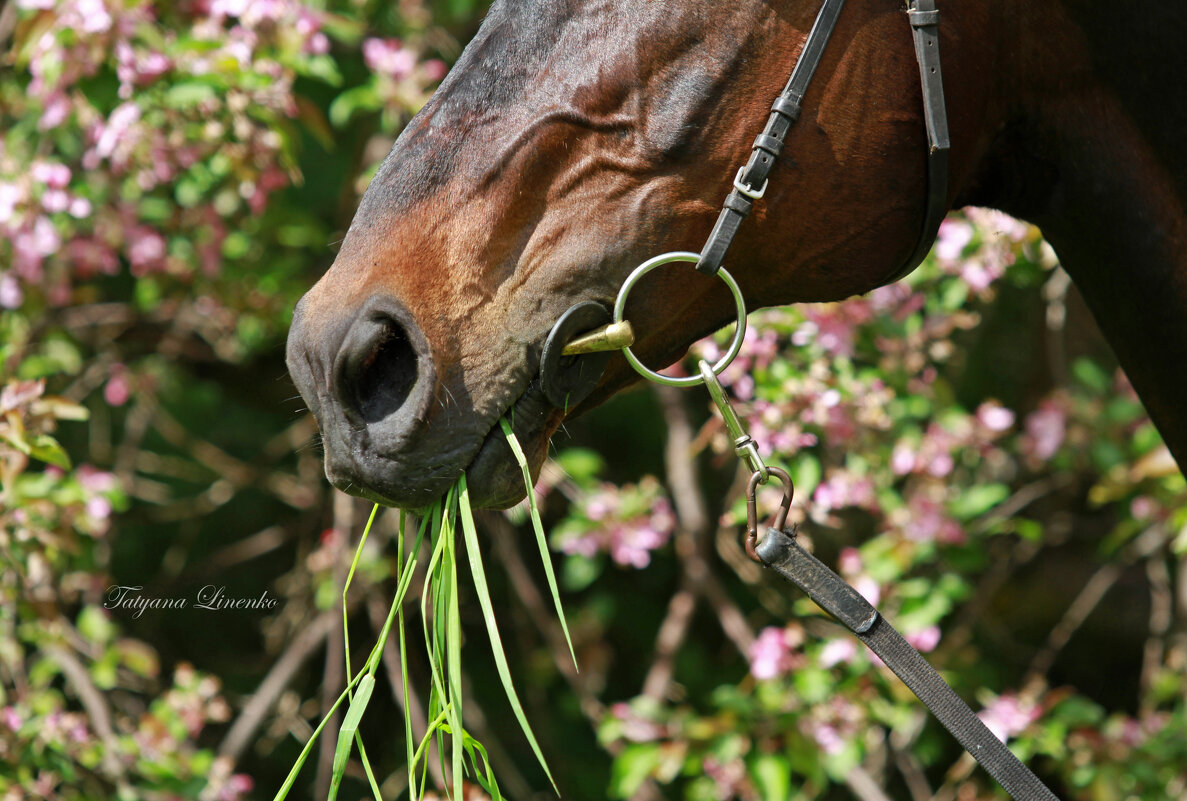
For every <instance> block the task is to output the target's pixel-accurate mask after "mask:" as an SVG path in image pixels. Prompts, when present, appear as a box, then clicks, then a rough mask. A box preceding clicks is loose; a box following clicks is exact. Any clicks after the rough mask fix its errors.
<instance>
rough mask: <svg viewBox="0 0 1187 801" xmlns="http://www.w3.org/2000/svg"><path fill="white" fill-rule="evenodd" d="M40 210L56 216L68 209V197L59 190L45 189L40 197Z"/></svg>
mask: <svg viewBox="0 0 1187 801" xmlns="http://www.w3.org/2000/svg"><path fill="white" fill-rule="evenodd" d="M41 208H43V209H45V210H46V211H47V212H49V213H50V214H57V213H59V212H63V211H65V210H66V209H68V208H70V195H68V194H67V193H66V192H63V191H62V190H61V189H47V190H46V191H45V192H44V193H43V194H42V195H41Z"/></svg>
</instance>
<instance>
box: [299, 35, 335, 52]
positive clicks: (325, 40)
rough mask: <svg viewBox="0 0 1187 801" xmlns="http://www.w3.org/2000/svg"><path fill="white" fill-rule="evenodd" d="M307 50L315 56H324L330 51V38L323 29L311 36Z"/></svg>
mask: <svg viewBox="0 0 1187 801" xmlns="http://www.w3.org/2000/svg"><path fill="white" fill-rule="evenodd" d="M305 50H306V51H307V52H309V53H312V54H313V55H315V56H324V55H325V54H326V53H328V52H330V38H329V37H328V36H326V35H325V34H324V33H322V32H321V31H318V32H317V33H315V34H313V35H312V36H310V37H309V41H308V43H307V44H306V45H305Z"/></svg>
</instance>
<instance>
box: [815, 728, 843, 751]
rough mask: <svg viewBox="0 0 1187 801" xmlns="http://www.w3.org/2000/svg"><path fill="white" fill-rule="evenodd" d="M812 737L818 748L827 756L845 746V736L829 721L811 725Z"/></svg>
mask: <svg viewBox="0 0 1187 801" xmlns="http://www.w3.org/2000/svg"><path fill="white" fill-rule="evenodd" d="M811 730H812V739H814V740H816V744H817V745H819V746H820V750H822V751H824V753H826V754H828V755H829V756H835V755H837V754H839V753H841V751H843V750H844V748H845V738H844V737H842V736H841V733H840V732H839V731H838V730H837V727H836V726H834V725H833V724H831V723H819V724H815V725H811Z"/></svg>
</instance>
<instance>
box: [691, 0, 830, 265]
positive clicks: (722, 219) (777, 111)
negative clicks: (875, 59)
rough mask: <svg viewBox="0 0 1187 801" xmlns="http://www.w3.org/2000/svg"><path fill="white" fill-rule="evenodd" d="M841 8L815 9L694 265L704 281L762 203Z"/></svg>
mask: <svg viewBox="0 0 1187 801" xmlns="http://www.w3.org/2000/svg"><path fill="white" fill-rule="evenodd" d="M844 5H845V0H824V5H822V6H821V7H820V12H819V13H818V14H817V15H816V21H815V22H814V23H813V24H812V30H811V31H809V32H808V39H807V41H805V42H804V49H803V51H801V53H800V57H799V58H798V59H797V60H796V62H795V67H794V68H793V69H792V71H791V78H790V79H789V80H788V81H787V86H786V87H784V89H783V92H782V93H780V95H779V97H777V98H776V99H775V102H774V103H773V104H772V105H771V115H770V117H769V118H767V127H766V128H764V129H763V132H762V133H761V134H759V135H758V136H757V137H756V138H755V140H754V146H753V149H752V151H751V153H750V160H749V161H747V162H746V166H745V167H743V168H742V169H741V170H740V171H739V173H738V176H737V178H735V179H734V190H733V191H732V192H730V194H729V196H728V197H727V198H726V202H725V207H724V208H723V209H722V210H721V214H719V215H718V216H717V223H716V224H715V225H714V226H713V232H712V233H710V234H709V238H708V240H706V241H705V246H704V247H703V248H701V258H700V260H699V261H698V262H697V269H698V270H699V271H701V272H703V273H705V274H707V275H716V274H717V271H718V270H719V269H721V263H722V261H724V260H725V253H726V251H727V250H729V246H730V243H731V242H733V241H734V235H735V234H736V233H738V227H739V226H740V225H741V224H742V221H743V220H744V219H746V216H747V215H748V214H749V213H750V209H751V207H752V206H753V201H755V200H758V199H759V198H760V197H762V195H763V192H765V191H766V188H767V176H768V175H769V174H770V172H771V168H772V167H774V166H775V160H776V159H777V158H778V157H779V154H780V153H781V152H782V150H783V144H784V142H785V141H786V138H787V133H788V131H790V130H791V126H792V125H793V124H795V121H796V120H797V119H799V116H800V107H801V106H802V104H803V102H804V93H805V92H806V91H807V90H808V83H809V82H810V81H811V80H812V75H813V73H815V72H816V67H817V66H819V64H820V58H821V56H823V55H824V46H825V45H826V44H828V39H829V37H830V36H832V33H833V28H834V27H835V26H836V24H837V17H838V16H840V14H841V8H842V7H843V6H844Z"/></svg>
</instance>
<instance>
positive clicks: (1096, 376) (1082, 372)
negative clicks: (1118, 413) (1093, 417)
mask: <svg viewBox="0 0 1187 801" xmlns="http://www.w3.org/2000/svg"><path fill="white" fill-rule="evenodd" d="M1072 375H1074V376H1075V377H1076V380H1077V381H1079V382H1080V383H1081V384H1083V385H1084V386H1086V387H1088V388H1089V389H1094V390H1096V391H1097V392H1108V391H1109V385H1110V384H1111V383H1112V380H1111V379H1110V378H1109V374H1108V373H1107V372H1105V370H1104V368H1102V367H1101V366H1100V365H1099V364H1097V363H1096V362H1094V361H1092V360H1091V359H1088V358H1084V357H1081V358H1079V359H1076V360H1075V361H1074V362H1072Z"/></svg>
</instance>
